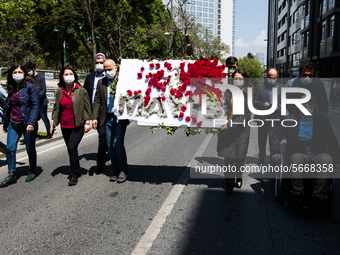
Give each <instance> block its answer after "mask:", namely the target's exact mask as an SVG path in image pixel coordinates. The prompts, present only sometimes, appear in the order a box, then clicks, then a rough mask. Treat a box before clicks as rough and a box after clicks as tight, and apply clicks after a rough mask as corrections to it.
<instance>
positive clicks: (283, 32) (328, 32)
mask: <svg viewBox="0 0 340 255" xmlns="http://www.w3.org/2000/svg"><path fill="white" fill-rule="evenodd" d="M339 25H340V1H336V0H314V1H313V0H269V4H268V48H267V66H268V68H271V67H274V68H276V69H277V70H278V71H279V74H280V76H281V77H290V76H291V75H298V73H299V65H300V63H301V62H304V61H312V62H314V63H315V64H316V65H317V69H318V73H317V75H318V76H319V77H339V76H340V26H339Z"/></svg>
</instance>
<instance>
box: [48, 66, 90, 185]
mask: <svg viewBox="0 0 340 255" xmlns="http://www.w3.org/2000/svg"><path fill="white" fill-rule="evenodd" d="M58 85H59V87H60V88H59V89H58V91H57V92H56V99H55V104H54V107H53V112H52V121H51V134H52V132H53V131H54V130H55V127H56V126H58V124H60V126H61V131H62V134H63V137H64V140H65V143H66V146H67V151H68V154H69V158H70V165H71V172H70V176H69V182H68V184H69V185H76V184H77V182H78V177H80V176H81V170H80V165H79V158H78V145H79V143H80V141H81V139H82V138H83V136H84V133H87V132H89V131H90V120H91V119H92V114H91V105H90V101H89V97H88V95H87V90H86V89H84V88H83V87H82V86H81V85H80V84H79V82H78V76H77V74H76V72H75V71H74V70H73V69H72V68H70V67H63V69H62V70H61V71H60V75H59V84H58Z"/></svg>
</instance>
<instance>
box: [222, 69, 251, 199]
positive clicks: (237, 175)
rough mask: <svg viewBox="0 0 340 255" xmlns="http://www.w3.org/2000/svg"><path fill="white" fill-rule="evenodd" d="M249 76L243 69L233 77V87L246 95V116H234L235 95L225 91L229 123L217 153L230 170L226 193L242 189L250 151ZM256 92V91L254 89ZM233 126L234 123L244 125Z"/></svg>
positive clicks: (225, 126) (223, 132)
mask: <svg viewBox="0 0 340 255" xmlns="http://www.w3.org/2000/svg"><path fill="white" fill-rule="evenodd" d="M246 78H248V76H247V74H246V73H245V71H244V70H243V69H236V70H235V72H234V73H233V75H232V82H233V85H235V86H237V87H238V88H240V89H241V90H242V92H243V94H244V113H245V114H244V115H233V95H232V93H231V92H230V90H227V91H225V104H226V106H227V118H228V123H227V124H225V125H223V126H222V129H221V130H220V132H219V135H218V142H217V152H218V156H220V157H224V165H225V167H226V169H227V170H228V171H227V172H225V174H224V176H225V181H226V192H227V193H228V194H231V193H232V192H233V188H234V187H236V188H241V186H242V172H241V171H240V170H241V167H242V166H243V165H244V161H245V158H246V155H247V151H248V144H249V135H250V127H249V126H248V121H249V120H250V118H251V117H250V116H251V112H250V111H249V109H248V106H247V103H246V102H247V88H248V87H249V86H251V87H253V86H252V84H251V83H250V82H249V79H246ZM253 90H254V89H253ZM244 121H245V126H244V125H242V124H232V123H243V122H244Z"/></svg>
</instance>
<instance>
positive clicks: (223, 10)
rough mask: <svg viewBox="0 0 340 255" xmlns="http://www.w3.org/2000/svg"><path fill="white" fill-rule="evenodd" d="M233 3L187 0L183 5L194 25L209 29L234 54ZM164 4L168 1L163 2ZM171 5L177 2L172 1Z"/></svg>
mask: <svg viewBox="0 0 340 255" xmlns="http://www.w3.org/2000/svg"><path fill="white" fill-rule="evenodd" d="M235 2H236V0H199V1H196V0H189V1H187V2H186V4H185V11H186V14H187V15H191V16H193V17H195V23H196V24H198V25H201V26H202V27H203V28H206V29H209V30H210V31H211V32H212V34H213V35H214V36H215V37H218V38H220V39H221V41H222V42H224V43H225V44H227V45H229V46H230V55H234V52H235ZM163 3H164V4H167V3H169V0H163ZM173 5H174V6H176V5H177V1H176V0H173Z"/></svg>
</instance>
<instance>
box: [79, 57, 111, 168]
mask: <svg viewBox="0 0 340 255" xmlns="http://www.w3.org/2000/svg"><path fill="white" fill-rule="evenodd" d="M105 60H106V58H105V55H104V54H103V53H98V54H97V55H96V59H95V61H96V71H95V72H92V73H89V74H88V75H87V76H86V79H85V83H84V88H85V89H86V90H87V93H88V95H89V99H90V103H91V108H92V109H93V101H94V96H95V93H96V89H97V84H98V81H99V80H101V79H103V78H104V77H105V75H106V74H105V72H104V62H105ZM97 131H98V153H97V171H98V172H99V173H101V172H103V171H104V167H105V161H106V160H105V155H106V152H107V145H106V139H105V127H104V126H99V127H98V128H97Z"/></svg>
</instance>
